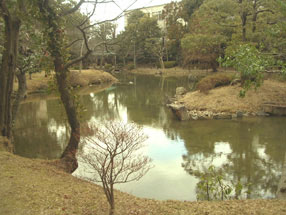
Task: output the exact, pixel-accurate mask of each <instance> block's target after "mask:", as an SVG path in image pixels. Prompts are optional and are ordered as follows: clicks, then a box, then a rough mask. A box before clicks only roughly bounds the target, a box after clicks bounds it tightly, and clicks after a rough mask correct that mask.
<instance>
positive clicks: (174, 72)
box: [129, 67, 234, 77]
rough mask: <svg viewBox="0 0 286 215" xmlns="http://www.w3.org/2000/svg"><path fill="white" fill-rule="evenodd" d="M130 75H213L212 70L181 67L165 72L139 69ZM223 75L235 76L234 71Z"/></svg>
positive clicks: (132, 71)
mask: <svg viewBox="0 0 286 215" xmlns="http://www.w3.org/2000/svg"><path fill="white" fill-rule="evenodd" d="M129 72H130V73H134V74H144V75H159V74H160V75H163V76H175V77H176V76H190V75H191V76H198V77H204V76H206V75H209V74H213V72H212V71H211V70H200V69H190V70H189V69H185V68H181V67H174V68H168V69H165V70H162V69H160V68H159V69H156V68H144V67H142V68H141V67H139V68H137V69H133V70H131V71H129ZM221 73H228V74H233V73H234V71H232V70H222V72H221Z"/></svg>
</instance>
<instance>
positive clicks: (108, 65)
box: [104, 63, 112, 72]
mask: <svg viewBox="0 0 286 215" xmlns="http://www.w3.org/2000/svg"><path fill="white" fill-rule="evenodd" d="M111 70H112V64H108V63H107V64H105V65H104V71H105V72H111Z"/></svg>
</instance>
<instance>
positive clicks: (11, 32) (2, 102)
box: [0, 1, 21, 139]
mask: <svg viewBox="0 0 286 215" xmlns="http://www.w3.org/2000/svg"><path fill="white" fill-rule="evenodd" d="M0 9H2V11H3V16H2V18H3V20H4V23H5V33H4V41H5V43H4V52H3V56H2V64H1V69H0V131H1V134H0V135H2V136H5V137H7V138H8V139H11V134H12V132H11V131H12V98H11V96H12V92H13V80H14V76H15V70H16V62H17V55H18V41H19V31H20V25H21V22H20V20H19V19H17V18H14V17H12V16H11V14H10V13H9V11H8V9H7V8H6V5H5V3H3V2H2V1H0Z"/></svg>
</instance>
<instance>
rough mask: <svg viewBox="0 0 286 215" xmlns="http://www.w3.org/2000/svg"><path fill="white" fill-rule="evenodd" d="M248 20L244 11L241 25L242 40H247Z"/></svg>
mask: <svg viewBox="0 0 286 215" xmlns="http://www.w3.org/2000/svg"><path fill="white" fill-rule="evenodd" d="M246 22H247V13H246V12H243V13H242V15H241V27H242V41H243V42H245V41H246Z"/></svg>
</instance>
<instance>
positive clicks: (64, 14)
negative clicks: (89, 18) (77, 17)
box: [60, 0, 85, 16]
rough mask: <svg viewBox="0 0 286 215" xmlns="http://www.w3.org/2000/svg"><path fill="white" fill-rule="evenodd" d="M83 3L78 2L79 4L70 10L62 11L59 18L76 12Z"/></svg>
mask: <svg viewBox="0 0 286 215" xmlns="http://www.w3.org/2000/svg"><path fill="white" fill-rule="evenodd" d="M84 2H85V0H80V1H79V3H77V4H76V5H75V6H74V7H73V8H71V9H69V10H67V11H63V12H62V13H61V14H60V16H66V15H69V14H72V13H74V12H76V11H77V10H78V9H79V8H80V6H81V5H82V4H83V3H84Z"/></svg>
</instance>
